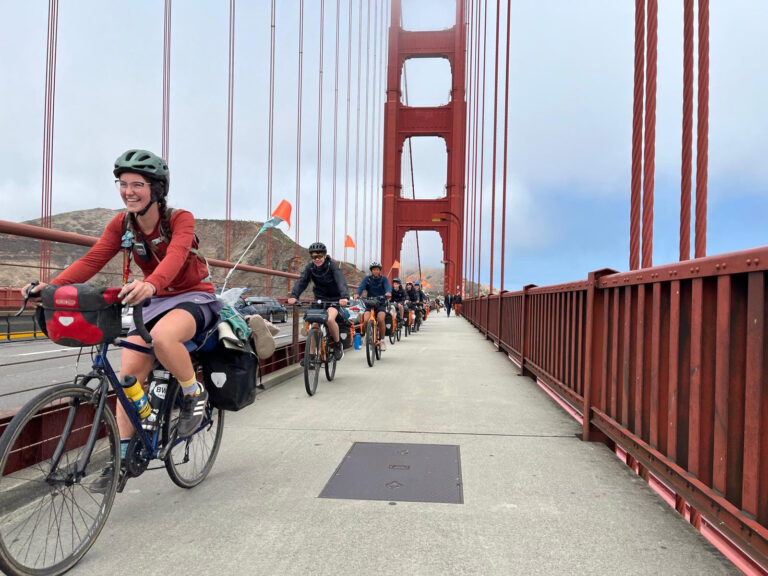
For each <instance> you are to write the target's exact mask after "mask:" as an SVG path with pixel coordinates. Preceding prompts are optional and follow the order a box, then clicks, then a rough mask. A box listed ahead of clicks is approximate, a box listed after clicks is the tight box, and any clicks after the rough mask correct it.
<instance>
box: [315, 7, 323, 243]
mask: <svg viewBox="0 0 768 576" xmlns="http://www.w3.org/2000/svg"><path fill="white" fill-rule="evenodd" d="M324 35H325V0H320V71H319V75H318V89H317V214H315V242H320V190H321V186H320V177H321V174H322V167H323V164H322V160H323V36H324Z"/></svg>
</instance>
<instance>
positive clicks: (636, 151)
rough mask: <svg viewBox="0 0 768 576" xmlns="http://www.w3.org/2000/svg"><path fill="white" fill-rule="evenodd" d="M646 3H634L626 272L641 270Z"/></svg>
mask: <svg viewBox="0 0 768 576" xmlns="http://www.w3.org/2000/svg"><path fill="white" fill-rule="evenodd" d="M645 2H646V0H635V85H634V93H633V94H634V95H633V106H632V177H631V178H632V180H631V186H630V189H631V192H630V194H631V197H630V211H629V269H630V270H637V269H638V268H639V267H640V189H641V186H642V177H643V176H642V169H643V158H642V151H643V76H644V75H645Z"/></svg>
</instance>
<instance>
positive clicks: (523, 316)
mask: <svg viewBox="0 0 768 576" xmlns="http://www.w3.org/2000/svg"><path fill="white" fill-rule="evenodd" d="M531 288H536V284H528V285H526V286H523V301H522V302H521V303H520V376H526V371H525V357H526V356H527V354H526V352H528V339H527V338H526V332H527V330H528V326H527V319H528V314H527V313H526V312H527V309H528V291H529V290H530V289H531Z"/></svg>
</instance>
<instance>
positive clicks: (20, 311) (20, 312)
mask: <svg viewBox="0 0 768 576" xmlns="http://www.w3.org/2000/svg"><path fill="white" fill-rule="evenodd" d="M39 285H40V281H39V280H35V281H34V282H32V283H31V284H30V285H29V290H27V295H26V296H24V301H23V302H22V303H21V308H19V311H18V312H16V314H14V317H16V316H21V314H22V312H24V310H25V309H26V308H27V302H28V301H29V299H30V297H31V296H32V289H33V288H35V287H37V286H39Z"/></svg>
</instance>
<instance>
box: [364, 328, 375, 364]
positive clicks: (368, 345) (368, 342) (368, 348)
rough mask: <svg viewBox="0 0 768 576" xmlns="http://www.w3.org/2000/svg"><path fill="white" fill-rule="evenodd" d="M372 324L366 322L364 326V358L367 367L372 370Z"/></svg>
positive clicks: (373, 349)
mask: <svg viewBox="0 0 768 576" xmlns="http://www.w3.org/2000/svg"><path fill="white" fill-rule="evenodd" d="M373 330H374V328H373V322H367V323H366V325H365V358H366V360H368V366H370V367H371V368H373V363H374V362H376V343H375V342H374V340H373V339H374V335H373Z"/></svg>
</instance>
